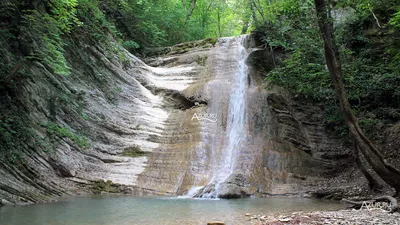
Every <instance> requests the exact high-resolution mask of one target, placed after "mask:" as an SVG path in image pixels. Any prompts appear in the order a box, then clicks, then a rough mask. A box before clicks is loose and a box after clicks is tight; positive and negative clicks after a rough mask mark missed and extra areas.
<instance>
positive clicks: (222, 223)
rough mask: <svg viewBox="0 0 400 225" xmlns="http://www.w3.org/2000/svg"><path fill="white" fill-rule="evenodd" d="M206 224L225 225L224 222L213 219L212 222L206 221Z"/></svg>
mask: <svg viewBox="0 0 400 225" xmlns="http://www.w3.org/2000/svg"><path fill="white" fill-rule="evenodd" d="M207 225H225V223H224V222H220V221H214V222H208V223H207Z"/></svg>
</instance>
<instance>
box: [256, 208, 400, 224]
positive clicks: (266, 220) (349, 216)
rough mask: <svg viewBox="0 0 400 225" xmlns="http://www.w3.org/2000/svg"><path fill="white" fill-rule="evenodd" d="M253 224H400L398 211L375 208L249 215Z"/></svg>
mask: <svg viewBox="0 0 400 225" xmlns="http://www.w3.org/2000/svg"><path fill="white" fill-rule="evenodd" d="M249 220H250V221H251V224H254V225H266V224H272V225H288V224H304V225H314V224H341V225H347V224H351V225H355V224H357V225H358V224H362V225H364V224H374V225H375V224H389V225H400V214H399V213H388V212H386V211H383V210H381V209H376V210H370V211H369V210H340V211H316V212H294V213H291V214H285V215H274V216H249Z"/></svg>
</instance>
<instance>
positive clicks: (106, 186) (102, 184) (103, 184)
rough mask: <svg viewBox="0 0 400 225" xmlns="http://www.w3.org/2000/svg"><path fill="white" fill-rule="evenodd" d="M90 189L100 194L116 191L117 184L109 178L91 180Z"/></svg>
mask: <svg viewBox="0 0 400 225" xmlns="http://www.w3.org/2000/svg"><path fill="white" fill-rule="evenodd" d="M92 191H93V193H94V194H101V193H102V192H108V193H118V192H119V189H118V185H116V184H114V183H113V182H112V181H111V180H107V181H104V180H98V181H95V182H93V184H92Z"/></svg>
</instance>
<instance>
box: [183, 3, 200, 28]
mask: <svg viewBox="0 0 400 225" xmlns="http://www.w3.org/2000/svg"><path fill="white" fill-rule="evenodd" d="M184 2H185V1H183V0H182V4H184V7H185V9H186V4H185V3H184ZM196 2H197V0H192V1H191V3H192V4H191V7H190V9H188V10H187V13H186V19H185V26H186V25H187V23H188V22H189V20H190V17H191V16H192V14H193V11H194V8H195V7H196Z"/></svg>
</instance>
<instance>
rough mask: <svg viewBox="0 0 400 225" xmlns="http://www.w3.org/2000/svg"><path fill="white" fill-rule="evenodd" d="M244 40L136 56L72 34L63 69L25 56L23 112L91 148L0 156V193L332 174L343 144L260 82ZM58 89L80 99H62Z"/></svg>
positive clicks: (237, 187) (307, 179) (154, 187)
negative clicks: (32, 75) (62, 72)
mask: <svg viewBox="0 0 400 225" xmlns="http://www.w3.org/2000/svg"><path fill="white" fill-rule="evenodd" d="M255 43H256V42H255V41H254V40H253V38H252V37H250V36H242V37H235V38H221V39H219V40H218V41H217V43H215V46H213V43H210V41H199V42H194V43H191V44H190V45H185V44H183V45H178V46H175V47H174V48H172V49H170V50H169V53H167V54H165V55H163V56H159V57H155V58H148V59H146V60H145V61H146V63H147V65H146V64H145V63H144V62H142V61H141V60H139V59H138V58H136V57H135V56H133V55H131V54H129V53H128V52H126V51H123V50H121V51H122V53H121V54H123V55H124V56H125V58H124V60H121V56H119V57H118V56H117V55H115V54H110V53H109V52H107V51H105V50H104V49H99V48H95V47H90V46H83V45H82V46H81V45H79V43H77V44H76V46H75V47H76V48H75V50H71V51H70V52H69V54H70V55H71V57H70V58H71V59H73V60H71V64H72V65H73V67H72V68H73V75H72V76H70V77H62V76H55V75H53V74H50V72H49V71H47V70H46V68H43V66H41V65H40V64H38V65H36V66H35V67H33V70H35V72H36V74H38V77H37V78H36V79H35V80H34V81H33V80H31V81H29V82H27V83H26V85H25V87H24V104H25V105H26V107H27V108H29V110H30V119H31V120H32V121H37V122H48V121H49V120H50V118H53V119H52V120H53V121H55V122H56V123H57V124H61V125H63V126H65V127H68V128H69V129H71V130H73V131H75V132H77V133H82V134H85V135H86V136H87V137H88V138H90V140H91V141H90V142H91V143H90V144H91V145H90V147H89V148H87V149H82V148H79V147H78V146H77V145H76V143H74V142H73V141H72V140H70V139H69V138H62V139H59V140H58V141H59V142H58V143H57V146H56V147H55V149H54V150H52V151H51V152H43V151H40V150H36V151H29V152H28V151H27V153H26V154H24V161H25V162H26V163H24V164H23V165H12V164H2V165H1V166H0V177H1V179H0V198H1V199H3V201H4V202H6V203H11V204H15V203H21V202H24V203H34V202H40V201H48V200H50V199H51V198H52V197H54V196H59V195H63V194H76V193H79V192H88V191H90V190H91V188H92V187H93V185H94V184H95V183H96V182H98V180H104V181H107V180H110V181H111V182H112V183H113V185H114V186H115V187H116V188H117V189H118V191H122V192H124V193H132V194H163V195H164V194H166V195H188V196H199V197H224V198H236V197H243V196H249V195H258V194H259V195H274V194H296V193H303V192H306V191H309V190H311V189H310V188H311V187H312V186H315V185H316V184H318V182H324V181H327V180H328V179H329V178H330V177H332V176H333V175H335V176H336V175H337V174H338V173H339V172H341V171H340V169H346V168H343V167H342V165H343V164H345V163H346V162H348V160H349V154H348V152H347V149H346V148H344V147H342V146H341V144H340V142H339V141H338V140H336V139H335V138H334V137H332V136H330V135H329V134H328V133H326V131H325V130H324V126H323V124H322V113H321V109H320V108H319V106H315V105H307V104H301V103H299V102H296V101H294V100H292V99H290V98H289V97H287V96H286V95H285V94H284V93H285V92H283V91H266V86H265V83H264V81H263V76H265V74H266V73H267V72H268V71H267V70H268V68H269V67H268V66H266V65H267V64H268V61H269V60H271V59H273V58H271V53H270V52H268V51H266V50H265V49H259V48H257V44H255ZM82 49H85V51H83V52H82ZM78 53H79V54H78ZM76 54H78V55H76ZM73 55H74V56H73ZM83 62H84V63H83ZM260 62H266V64H265V65H264V64H263V63H261V64H262V66H261V67H260V66H259V63H260ZM53 95H56V97H55V98H51V96H53ZM63 95H67V96H76V98H77V99H79V102H80V103H79V104H81V105H79V107H77V105H76V104H78V103H72V104H73V105H72V106H71V105H64V103H63V102H64V101H61V100H60V98H61V97H60V96H63ZM49 99H53V101H54V102H55V103H56V105H57V107H56V109H51V108H49ZM73 107H77V108H80V109H81V110H82V111H80V112H79V114H78V116H77V115H76V113H74V112H73V111H72V109H71V108H73ZM53 108H54V107H53ZM83 114H84V115H85V117H84V118H82V117H81V116H80V115H83ZM36 132H37V133H38V135H40V136H43V137H44V136H46V135H47V133H46V131H45V130H44V129H42V128H40V127H38V128H37V130H36ZM129 149H140V153H141V154H139V155H134V156H132V155H127V154H124V153H126V151H127V150H129ZM113 190H114V189H113Z"/></svg>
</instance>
